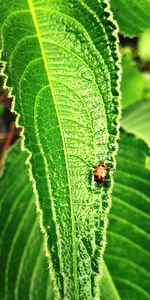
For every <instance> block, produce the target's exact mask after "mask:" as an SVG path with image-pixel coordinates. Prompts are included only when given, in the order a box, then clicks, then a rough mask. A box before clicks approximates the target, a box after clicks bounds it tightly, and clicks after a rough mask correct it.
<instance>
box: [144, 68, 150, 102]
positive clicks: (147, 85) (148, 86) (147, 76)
mask: <svg viewBox="0 0 150 300" xmlns="http://www.w3.org/2000/svg"><path fill="white" fill-rule="evenodd" d="M142 75H143V78H144V90H143V95H142V98H143V99H144V98H145V99H150V73H148V72H143V73H142Z"/></svg>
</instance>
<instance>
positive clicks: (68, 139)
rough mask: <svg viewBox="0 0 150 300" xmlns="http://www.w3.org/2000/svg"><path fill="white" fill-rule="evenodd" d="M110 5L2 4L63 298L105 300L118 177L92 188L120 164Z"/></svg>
mask: <svg viewBox="0 0 150 300" xmlns="http://www.w3.org/2000/svg"><path fill="white" fill-rule="evenodd" d="M106 3H107V1H104V0H103V1H99V3H98V1H96V0H94V1H92V2H91V1H89V0H85V1H83V0H76V1H75V0H73V1H70V0H66V1H60V0H55V1H53V0H50V1H48V0H44V1H42V2H39V1H38V0H28V1H27V0H25V1H22V2H21V1H19V0H18V1H17V0H16V1H11V0H7V1H5V2H4V1H3V0H0V4H1V18H0V26H1V37H2V38H1V47H2V49H3V57H2V58H3V60H5V61H7V62H8V64H7V70H6V73H7V74H8V76H9V82H8V85H9V86H12V87H13V93H14V95H15V98H16V100H15V103H14V109H15V111H16V112H17V114H18V116H19V125H21V126H23V128H24V146H25V148H26V149H27V150H28V153H29V160H28V162H29V161H30V173H31V174H32V180H33V184H34V191H35V193H36V199H37V208H38V211H39V212H40V215H41V228H42V230H43V232H44V234H45V239H46V243H47V253H48V254H49V260H50V270H51V275H52V279H53V282H54V288H55V294H56V295H57V296H56V297H57V298H59V299H71V300H73V299H75V300H77V299H84V300H85V299H91V298H92V297H96V298H97V297H98V293H99V291H98V288H97V287H98V282H99V275H100V271H101V268H100V264H99V262H100V259H101V257H102V254H103V249H104V246H105V229H106V224H107V216H106V215H107V213H108V210H109V209H108V208H109V206H110V192H111V182H112V176H111V174H110V176H109V180H108V186H107V187H103V186H96V185H93V183H92V165H94V164H98V163H99V162H100V161H105V162H106V163H109V164H111V165H112V166H113V165H114V153H115V151H116V137H117V136H118V113H119V105H118V88H117V85H118V83H117V82H118V68H119V67H118V51H117V42H116V27H115V25H114V23H113V22H112V20H111V19H112V16H111V14H110V12H109V7H107V5H106Z"/></svg>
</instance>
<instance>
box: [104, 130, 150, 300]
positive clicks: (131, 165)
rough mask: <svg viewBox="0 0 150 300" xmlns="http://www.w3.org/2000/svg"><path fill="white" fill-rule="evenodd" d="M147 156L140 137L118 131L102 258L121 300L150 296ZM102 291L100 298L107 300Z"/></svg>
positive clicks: (149, 173)
mask: <svg viewBox="0 0 150 300" xmlns="http://www.w3.org/2000/svg"><path fill="white" fill-rule="evenodd" d="M148 155H149V149H148V147H147V145H146V144H145V143H144V142H143V141H142V140H138V139H137V138H136V137H135V136H132V135H129V134H126V133H122V134H121V140H120V149H119V154H118V157H117V171H116V174H115V187H114V190H113V199H112V208H111V211H110V224H109V227H108V232H107V244H108V245H107V248H106V253H105V256H104V259H105V263H106V264H107V268H108V270H109V272H110V274H111V278H112V280H113V282H114V284H115V286H116V288H117V291H118V293H119V295H120V298H121V299H122V300H137V299H140V300H146V299H150V284H149V283H150V252H149V249H150V181H149V179H150V170H148V169H146V167H145V161H146V159H147V156H148ZM101 292H102V297H101V300H105V299H106V300H108V299H109V296H108V297H105V294H104V295H103V289H102V290H101ZM104 292H105V286H104ZM116 299H118V298H117V297H114V298H113V300H116Z"/></svg>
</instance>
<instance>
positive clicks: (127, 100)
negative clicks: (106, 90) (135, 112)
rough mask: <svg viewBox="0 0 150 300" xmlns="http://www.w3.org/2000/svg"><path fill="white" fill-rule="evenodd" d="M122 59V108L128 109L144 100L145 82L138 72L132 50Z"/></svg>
mask: <svg viewBox="0 0 150 300" xmlns="http://www.w3.org/2000/svg"><path fill="white" fill-rule="evenodd" d="M124 51H125V54H124V55H123V57H122V69H123V71H122V81H121V92H122V106H123V108H126V107H128V106H130V105H132V104H133V103H135V102H137V101H140V100H141V99H142V96H143V93H144V89H145V80H144V77H143V74H142V73H141V72H140V71H139V70H138V68H137V66H136V63H135V61H134V60H133V59H132V56H131V55H132V54H131V50H130V49H126V50H124Z"/></svg>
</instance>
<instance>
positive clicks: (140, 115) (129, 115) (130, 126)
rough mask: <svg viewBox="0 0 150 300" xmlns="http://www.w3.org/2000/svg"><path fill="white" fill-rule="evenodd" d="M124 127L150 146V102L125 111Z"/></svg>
mask: <svg viewBox="0 0 150 300" xmlns="http://www.w3.org/2000/svg"><path fill="white" fill-rule="evenodd" d="M122 126H123V128H124V129H125V130H127V131H129V132H132V133H134V134H135V135H137V137H139V138H141V139H143V140H144V141H145V142H146V143H147V144H149V146H150V100H143V101H141V102H138V103H137V104H134V105H133V106H131V107H129V108H128V109H126V110H124V111H123V117H122Z"/></svg>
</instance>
